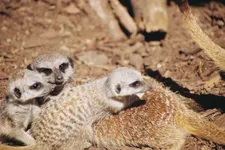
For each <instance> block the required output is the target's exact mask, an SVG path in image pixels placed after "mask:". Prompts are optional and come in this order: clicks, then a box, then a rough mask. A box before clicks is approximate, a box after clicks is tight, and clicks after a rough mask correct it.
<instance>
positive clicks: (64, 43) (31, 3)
mask: <svg viewBox="0 0 225 150" xmlns="http://www.w3.org/2000/svg"><path fill="white" fill-rule="evenodd" d="M51 2H52V3H51ZM71 7H72V8H74V7H73V5H72V3H70V2H69V1H66V0H65V3H63V5H61V6H60V7H58V8H56V7H55V4H54V1H50V0H24V1H22V0H21V1H10V0H2V1H1V2H0V85H1V86H0V98H3V97H4V95H5V94H6V93H7V85H8V77H9V75H10V74H11V73H13V72H15V71H17V70H19V69H23V68H25V67H26V66H27V65H28V64H29V63H30V62H31V61H32V60H33V59H34V58H35V57H37V56H38V55H40V54H43V53H47V52H53V51H64V52H65V53H69V54H70V56H71V57H72V58H73V59H74V60H75V64H76V65H75V67H76V78H85V77H90V78H98V77H100V76H103V75H105V74H106V73H107V72H108V71H110V70H112V69H114V68H116V67H118V66H129V65H130V66H134V67H135V68H137V69H138V70H140V71H142V73H144V74H146V75H149V76H151V77H153V78H155V79H157V80H158V81H160V82H163V83H164V84H165V86H167V87H170V88H171V90H173V91H174V92H177V93H180V94H181V95H183V96H185V97H187V98H190V99H192V100H193V102H192V104H191V105H192V106H193V109H196V110H198V111H202V110H204V114H205V115H206V116H207V117H209V118H210V119H211V120H213V121H215V122H216V123H217V124H218V125H220V126H224V125H225V124H224V122H225V121H224V120H225V116H224V115H223V114H222V113H223V112H224V110H225V98H224V96H225V82H224V73H222V72H220V70H219V69H218V68H217V67H216V66H215V64H214V63H213V61H212V60H211V59H209V58H208V57H207V56H206V55H205V54H204V52H203V51H202V50H201V49H200V48H199V47H198V46H197V45H196V44H195V43H194V42H193V41H192V40H191V38H190V36H189V35H188V34H187V32H186V29H185V28H184V25H183V23H182V19H181V15H180V13H179V9H178V7H177V6H176V5H175V3H174V2H173V1H170V2H168V15H169V21H170V22H169V29H168V33H167V34H166V36H165V37H164V36H162V35H161V34H160V33H154V34H142V33H138V34H137V35H136V36H132V37H128V38H127V40H124V41H119V42H113V41H111V40H110V39H108V38H107V32H106V31H105V29H104V26H102V25H100V24H99V23H98V18H96V17H95V15H93V16H88V17H87V12H86V11H87V10H80V9H78V8H77V9H75V11H74V9H73V10H71V9H70V8H71ZM191 8H192V11H193V14H194V15H195V16H196V19H197V22H198V23H199V25H200V26H201V28H202V29H203V30H204V31H205V32H206V33H207V34H208V35H209V36H210V37H211V38H212V40H213V41H215V42H216V43H217V44H219V45H220V46H221V47H225V41H224V38H221V37H225V24H224V22H225V3H224V1H223V2H221V1H199V2H198V3H196V2H195V3H194V2H192V3H191ZM198 104H199V105H198ZM195 106H196V107H195ZM198 106H201V108H199V107H198ZM214 108H216V109H217V110H220V111H221V113H220V112H219V111H217V110H215V109H214ZM90 149H92V150H94V149H96V148H94V147H92V148H90ZM117 149H124V150H128V149H130V150H133V149H138V148H129V147H120V148H117ZM147 149H150V148H146V150H147ZM189 149H190V150H211V149H215V150H216V149H218V150H222V149H224V148H223V147H222V146H220V145H217V144H215V143H213V142H211V141H206V140H202V139H200V138H196V137H193V136H190V137H188V139H187V142H186V145H185V146H184V148H183V150H189Z"/></svg>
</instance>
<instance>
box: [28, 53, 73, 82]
mask: <svg viewBox="0 0 225 150" xmlns="http://www.w3.org/2000/svg"><path fill="white" fill-rule="evenodd" d="M27 68H28V69H30V70H33V71H35V72H38V73H41V74H42V75H43V78H44V79H45V80H46V82H48V83H51V84H55V85H58V86H60V85H64V84H65V83H66V82H68V81H69V80H70V79H71V77H72V75H73V73H74V63H73V60H72V59H71V58H69V57H67V56H65V55H63V54H61V53H57V52H54V53H49V54H44V55H40V56H38V57H37V58H35V59H34V60H33V62H32V63H31V64H30V65H28V67H27Z"/></svg>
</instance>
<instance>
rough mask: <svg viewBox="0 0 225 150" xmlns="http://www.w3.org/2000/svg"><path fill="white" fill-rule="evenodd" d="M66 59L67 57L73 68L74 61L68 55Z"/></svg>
mask: <svg viewBox="0 0 225 150" xmlns="http://www.w3.org/2000/svg"><path fill="white" fill-rule="evenodd" d="M68 59H69V62H70V65H71V66H72V67H73V68H74V62H73V59H72V58H70V57H68Z"/></svg>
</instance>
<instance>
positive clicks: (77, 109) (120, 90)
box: [0, 67, 149, 150]
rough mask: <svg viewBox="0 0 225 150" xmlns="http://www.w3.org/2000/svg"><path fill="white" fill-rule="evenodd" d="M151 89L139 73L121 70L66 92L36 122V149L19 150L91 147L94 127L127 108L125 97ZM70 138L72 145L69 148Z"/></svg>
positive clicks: (33, 128)
mask: <svg viewBox="0 0 225 150" xmlns="http://www.w3.org/2000/svg"><path fill="white" fill-rule="evenodd" d="M148 88H149V86H148V84H147V83H146V82H145V81H144V80H143V78H142V76H141V73H140V72H138V71H136V70H134V69H131V68H126V67H121V68H118V69H116V70H114V71H112V72H111V73H110V74H109V75H108V76H107V77H104V78H101V79H98V80H96V81H93V82H90V83H87V84H84V85H80V86H77V87H73V88H68V89H65V90H63V92H62V93H61V94H60V95H59V97H58V98H57V99H55V100H53V101H50V102H48V103H47V104H46V105H45V107H43V109H42V111H41V113H40V115H39V116H38V118H37V119H35V120H34V122H33V124H32V128H31V135H32V136H33V137H34V138H35V140H36V145H33V146H28V147H20V148H19V149H35V150H36V149H37V150H42V149H45V150H53V149H54V150H55V149H71V150H72V149H73V150H74V149H76V150H78V149H84V148H86V147H89V146H90V144H89V143H88V142H86V141H87V140H89V139H92V135H93V134H92V124H93V123H94V122H95V121H97V120H99V119H101V118H104V117H106V116H108V115H110V114H112V113H117V112H119V111H120V110H122V109H123V108H124V107H126V103H125V102H124V101H123V98H124V97H126V96H129V95H133V94H139V93H141V92H144V91H146V90H147V89H148ZM71 138H72V139H73V142H71V143H69V144H70V146H69V147H68V146H67V144H68V141H69V140H70V139H71ZM1 146H2V145H1ZM1 146H0V149H7V146H6V147H4V146H2V147H1ZM8 148H9V149H11V148H12V149H14V148H15V147H8ZM15 149H17V148H15Z"/></svg>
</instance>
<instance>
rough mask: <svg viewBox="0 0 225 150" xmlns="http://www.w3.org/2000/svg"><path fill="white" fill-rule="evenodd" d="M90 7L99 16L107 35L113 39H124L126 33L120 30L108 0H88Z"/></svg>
mask: <svg viewBox="0 0 225 150" xmlns="http://www.w3.org/2000/svg"><path fill="white" fill-rule="evenodd" d="M89 4H90V6H91V8H92V9H93V10H94V11H95V12H96V14H97V16H98V17H99V18H101V20H102V22H103V24H104V25H105V26H106V27H107V28H108V36H109V37H110V39H112V40H114V41H119V40H123V39H126V35H125V34H124V33H123V31H122V30H121V28H120V26H119V23H118V21H117V20H116V18H115V16H114V14H113V12H112V9H111V8H110V5H109V1H108V0H89Z"/></svg>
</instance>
